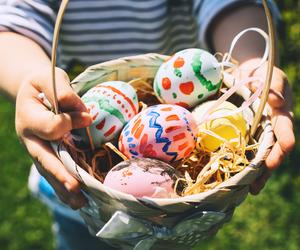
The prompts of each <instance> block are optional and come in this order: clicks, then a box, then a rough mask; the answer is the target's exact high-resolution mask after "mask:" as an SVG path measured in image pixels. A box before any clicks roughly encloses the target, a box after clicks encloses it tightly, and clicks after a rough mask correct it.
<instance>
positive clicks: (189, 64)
mask: <svg viewBox="0 0 300 250" xmlns="http://www.w3.org/2000/svg"><path fill="white" fill-rule="evenodd" d="M221 82H222V73H221V65H220V63H219V62H218V61H217V59H216V58H215V57H214V56H213V55H212V54H210V53H209V52H207V51H205V50H202V49H194V48H193V49H186V50H182V51H179V52H177V53H176V54H174V55H173V56H172V57H171V58H170V59H168V60H167V61H166V62H164V63H163V64H162V65H161V66H160V67H159V69H158V71H157V73H156V76H155V79H154V91H155V93H156V95H157V96H158V97H159V98H160V99H162V100H163V101H164V102H165V103H170V104H177V105H180V106H183V107H185V108H191V107H194V106H196V105H197V104H199V103H201V102H203V101H205V100H206V99H207V98H208V97H209V96H212V95H214V94H215V93H216V92H217V91H218V89H219V88H220V85H221Z"/></svg>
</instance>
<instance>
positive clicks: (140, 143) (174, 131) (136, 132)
mask: <svg viewBox="0 0 300 250" xmlns="http://www.w3.org/2000/svg"><path fill="white" fill-rule="evenodd" d="M195 135H196V122H195V120H194V118H193V116H192V114H191V113H190V112H189V111H188V110H186V109H185V108H183V107H181V106H178V105H172V104H160V105H155V106H151V107H148V108H147V109H145V110H143V111H142V112H140V113H139V114H137V115H136V116H135V117H134V118H133V119H132V120H131V121H129V122H128V124H127V125H126V126H125V127H124V129H123V130H122V133H121V135H120V138H119V150H120V151H121V152H122V153H123V154H125V155H126V156H127V157H129V158H140V157H148V158H155V159H160V160H162V161H165V162H169V163H172V162H174V161H177V160H180V159H182V158H184V157H187V156H189V155H190V153H191V152H192V150H193V149H194V147H195V140H196V138H195Z"/></svg>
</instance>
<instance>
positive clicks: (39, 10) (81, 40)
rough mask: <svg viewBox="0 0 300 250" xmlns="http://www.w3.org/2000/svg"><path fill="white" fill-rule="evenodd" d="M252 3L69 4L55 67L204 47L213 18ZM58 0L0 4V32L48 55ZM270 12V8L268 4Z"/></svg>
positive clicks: (143, 0)
mask: <svg viewBox="0 0 300 250" xmlns="http://www.w3.org/2000/svg"><path fill="white" fill-rule="evenodd" d="M249 3H253V4H261V3H260V1H258V0H222V1H221V0H114V1H113V0H70V1H69V4H68V7H67V10H66V13H65V16H64V19H63V24H62V28H61V34H60V46H59V55H60V57H59V61H60V66H63V65H67V64H68V63H69V62H70V61H72V60H77V61H79V62H81V63H82V64H84V65H91V64H95V63H99V62H103V61H107V60H110V59H115V58H118V57H122V56H128V55H135V54H143V53H149V52H156V53H161V54H173V53H175V52H176V51H178V50H182V49H185V48H191V47H202V48H205V47H206V38H207V34H208V32H209V27H210V24H211V23H212V22H213V20H214V18H216V17H217V16H218V14H219V13H220V12H221V11H223V10H224V9H226V8H232V7H234V6H236V5H237V4H249ZM59 4H60V1H58V0H22V1H18V0H0V17H1V18H0V31H7V30H10V31H14V32H17V33H20V34H23V35H25V36H27V37H30V38H31V39H33V40H34V41H35V42H37V43H38V44H39V45H40V46H42V47H43V48H44V50H45V51H46V52H47V53H48V54H50V49H51V42H52V35H53V29H54V22H55V19H56V14H57V12H58V8H59ZM271 7H272V9H273V13H274V12H275V13H277V14H278V12H277V9H276V6H275V5H274V4H273V3H272V2H271Z"/></svg>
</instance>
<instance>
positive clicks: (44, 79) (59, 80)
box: [29, 67, 87, 112]
mask: <svg viewBox="0 0 300 250" xmlns="http://www.w3.org/2000/svg"><path fill="white" fill-rule="evenodd" d="M55 72H56V74H55V76H56V77H55V79H56V90H57V99H58V104H59V109H60V111H62V112H68V111H82V112H87V109H86V107H85V105H84V104H83V102H82V101H81V99H80V97H79V96H78V95H77V94H76V93H75V92H74V91H73V89H72V87H71V86H70V79H69V77H68V75H67V74H66V72H65V71H63V70H62V69H60V68H56V71H55ZM51 79H52V76H51V70H50V68H48V67H47V68H45V69H44V70H42V71H40V72H39V73H37V74H34V75H32V77H31V79H29V81H30V82H31V84H32V85H33V86H34V88H35V89H36V90H37V92H38V93H40V92H43V93H44V94H45V95H46V97H47V99H48V100H49V101H50V103H51V104H52V106H53V105H54V94H53V87H52V80H51Z"/></svg>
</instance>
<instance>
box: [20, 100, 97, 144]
mask: <svg viewBox="0 0 300 250" xmlns="http://www.w3.org/2000/svg"><path fill="white" fill-rule="evenodd" d="M17 102H19V100H18V101H17ZM91 123H92V118H91V116H90V115H89V114H88V113H86V112H78V111H74V112H69V113H60V114H57V115H56V114H54V113H53V112H51V111H49V110H47V108H46V107H44V106H43V105H41V104H40V103H39V101H37V100H36V99H25V100H23V103H22V105H21V104H20V105H18V107H17V110H16V127H17V130H18V132H19V134H20V135H21V136H22V135H25V136H28V135H31V134H34V135H37V136H38V137H40V138H42V139H44V140H57V139H60V138H62V137H63V136H64V135H65V134H66V133H68V132H69V131H71V130H72V129H77V128H83V127H87V126H89V125H90V124H91Z"/></svg>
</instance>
